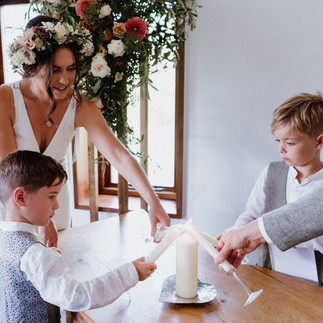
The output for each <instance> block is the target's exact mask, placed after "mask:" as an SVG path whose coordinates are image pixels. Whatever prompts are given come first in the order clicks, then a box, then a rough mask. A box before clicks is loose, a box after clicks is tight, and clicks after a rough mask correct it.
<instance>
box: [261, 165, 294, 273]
mask: <svg viewBox="0 0 323 323" xmlns="http://www.w3.org/2000/svg"><path fill="white" fill-rule="evenodd" d="M287 174H288V166H287V164H286V163H285V162H272V163H270V164H269V167H268V174H267V179H266V183H265V194H266V199H265V213H267V212H269V211H272V210H274V209H277V208H279V207H281V206H283V205H285V204H286V203H287V202H286V183H287ZM258 266H261V267H265V268H269V269H272V265H271V261H270V254H269V248H268V244H267V243H265V244H263V245H261V246H260V247H259V248H258Z"/></svg>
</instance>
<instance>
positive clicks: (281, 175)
mask: <svg viewBox="0 0 323 323" xmlns="http://www.w3.org/2000/svg"><path fill="white" fill-rule="evenodd" d="M288 169H289V167H288V166H287V164H286V163H285V162H283V161H281V162H273V163H271V164H270V165H269V167H268V175H267V180H266V184H265V193H266V200H265V213H267V212H270V211H272V210H275V209H278V208H280V207H282V206H284V205H285V204H286V203H287V201H286V184H287V175H288ZM308 210H310V206H309V207H308ZM304 216H306V214H304ZM315 258H316V267H317V273H318V283H319V285H320V286H322V285H323V284H322V283H323V282H322V278H323V255H322V254H321V253H320V252H319V251H315ZM258 265H259V266H262V267H265V268H269V269H271V268H272V266H271V261H270V253H269V248H268V245H267V244H263V245H262V246H261V247H259V248H258Z"/></svg>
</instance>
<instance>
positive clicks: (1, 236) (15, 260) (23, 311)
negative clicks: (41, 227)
mask: <svg viewBox="0 0 323 323" xmlns="http://www.w3.org/2000/svg"><path fill="white" fill-rule="evenodd" d="M36 242H39V241H38V240H37V238H36V237H35V236H34V235H32V234H31V233H28V232H24V231H14V232H7V231H5V232H4V231H1V230H0V277H1V279H0V322H6V323H17V322H26V323H27V322H30V323H38V322H39V323H44V322H48V314H47V303H46V302H45V301H44V300H43V299H42V298H41V297H40V294H39V292H38V291H37V290H36V288H35V287H34V286H33V285H32V284H31V283H30V282H28V281H27V280H26V277H25V276H24V274H23V272H22V271H21V270H20V258H21V257H22V255H23V254H24V253H25V252H26V250H27V249H28V248H29V247H30V246H31V245H32V244H34V243H36Z"/></svg>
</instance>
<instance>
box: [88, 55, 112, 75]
mask: <svg viewBox="0 0 323 323" xmlns="http://www.w3.org/2000/svg"><path fill="white" fill-rule="evenodd" d="M91 73H92V74H93V76H95V77H101V78H104V77H106V76H110V74H111V69H110V67H109V66H108V64H107V62H106V60H105V59H104V58H103V56H102V55H100V54H97V55H95V56H94V57H93V58H92V63H91Z"/></svg>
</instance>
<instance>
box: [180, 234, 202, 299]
mask: <svg viewBox="0 0 323 323" xmlns="http://www.w3.org/2000/svg"><path fill="white" fill-rule="evenodd" d="M197 250H198V248H197V241H196V240H195V238H194V237H193V236H192V235H191V234H189V233H183V234H182V235H180V237H179V238H178V239H177V240H176V295H177V296H178V297H182V298H192V297H195V296H196V295H197V272H198V262H197V258H198V257H197V253H198V251H197Z"/></svg>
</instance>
